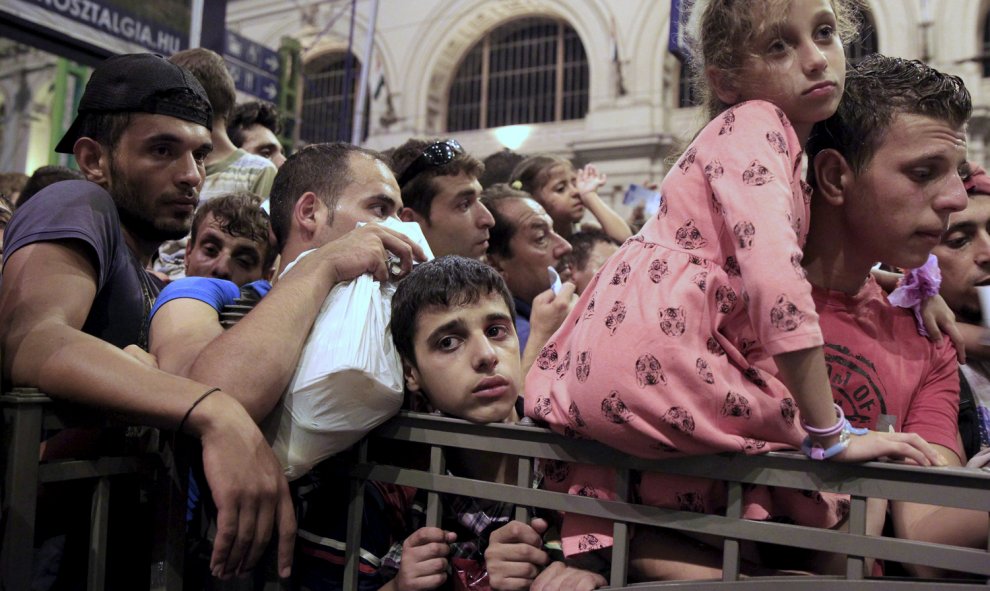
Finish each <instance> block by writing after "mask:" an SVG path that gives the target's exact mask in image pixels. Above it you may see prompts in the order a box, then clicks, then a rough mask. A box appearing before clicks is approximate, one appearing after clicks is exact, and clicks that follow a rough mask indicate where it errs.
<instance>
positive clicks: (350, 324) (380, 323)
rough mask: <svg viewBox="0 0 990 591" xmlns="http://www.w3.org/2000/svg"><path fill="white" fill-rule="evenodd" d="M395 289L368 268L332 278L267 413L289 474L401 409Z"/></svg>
mask: <svg viewBox="0 0 990 591" xmlns="http://www.w3.org/2000/svg"><path fill="white" fill-rule="evenodd" d="M383 225H385V226H386V227H390V228H392V229H394V230H397V231H399V232H402V233H404V234H406V235H408V236H410V238H412V239H413V241H414V242H417V243H420V246H421V247H422V246H424V245H426V239H425V237H423V234H422V230H421V229H420V227H419V225H418V224H416V223H411V222H410V223H407V222H400V221H398V220H394V221H393V220H391V219H390V221H389V222H387V223H385V224H383ZM425 250H426V251H427V253H428V254H429V249H428V247H427V248H426V249H425ZM431 257H432V255H430V258H431ZM297 260H298V259H297ZM286 271H288V268H287V269H286ZM394 293H395V284H393V283H391V282H387V283H384V284H382V283H379V282H378V281H376V280H375V279H374V278H373V277H372V276H371V275H370V274H366V275H362V276H360V277H358V278H357V279H354V280H353V281H348V282H345V283H341V284H338V285H336V286H334V288H333V289H332V290H330V294H329V295H328V296H327V299H326V300H325V301H324V302H323V307H322V308H321V310H320V313H319V315H317V317H316V321H315V322H314V324H313V329H312V330H311V331H310V334H309V337H308V338H307V340H306V344H305V345H304V346H303V350H302V354H301V355H300V358H299V363H298V365H297V367H296V372H295V374H294V375H293V377H292V380H291V381H290V382H289V387H288V389H287V390H286V392H285V395H284V396H283V397H282V402H281V405H280V408H279V409H278V410H277V412H275V413H273V416H272V417H270V421H271V424H270V425H269V427H270V428H271V427H275V428H277V432H276V434H275V437H274V443H273V444H272V448H273V449H274V451H275V456H276V457H277V458H278V459H279V461H280V462H281V463H282V467H283V469H284V470H285V475H286V477H287V478H288V479H289V480H294V479H296V478H299V477H300V476H302V475H304V474H306V473H307V472H308V471H309V470H311V469H312V468H313V466H315V465H316V464H317V463H319V462H320V461H322V460H324V459H326V458H328V457H330V456H332V455H334V454H336V453H338V452H340V451H343V450H345V449H347V448H348V447H350V446H351V445H353V444H354V443H356V442H357V441H358V440H360V439H361V438H362V437H364V435H365V434H367V433H368V431H370V430H371V429H373V428H374V427H376V426H378V425H380V424H381V423H383V422H385V421H386V420H388V419H389V418H390V417H392V416H393V415H394V414H395V413H396V412H397V411H398V410H399V407H400V406H401V404H402V385H403V384H402V382H403V380H402V363H401V361H400V360H399V354H398V353H397V352H396V350H395V346H394V345H393V344H392V333H391V330H390V328H389V320H390V319H391V310H392V308H391V306H392V294H394ZM276 346H277V345H276Z"/></svg>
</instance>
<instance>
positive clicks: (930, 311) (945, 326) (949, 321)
mask: <svg viewBox="0 0 990 591" xmlns="http://www.w3.org/2000/svg"><path fill="white" fill-rule="evenodd" d="M921 318H922V320H923V321H924V324H925V330H926V331H928V339H929V340H930V341H932V342H935V343H941V342H942V333H945V334H947V335H949V339H950V340H951V341H952V344H953V345H955V347H956V358H957V359H958V360H959V363H966V341H965V340H964V339H963V337H962V333H960V332H959V327H958V325H957V324H956V315H955V313H953V312H952V308H950V307H949V304H948V303H947V302H946V301H945V299H944V298H943V297H942V296H941V295H940V294H935V295H934V296H932V297H930V298H926V299H925V300H924V301H923V302H922V303H921Z"/></svg>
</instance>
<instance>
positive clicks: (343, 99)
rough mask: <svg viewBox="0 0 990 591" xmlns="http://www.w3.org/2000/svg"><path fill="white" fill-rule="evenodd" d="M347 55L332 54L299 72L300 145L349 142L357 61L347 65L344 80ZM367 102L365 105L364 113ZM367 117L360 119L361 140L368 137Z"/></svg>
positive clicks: (309, 64) (358, 71)
mask: <svg viewBox="0 0 990 591" xmlns="http://www.w3.org/2000/svg"><path fill="white" fill-rule="evenodd" d="M346 57H347V55H346V54H345V53H334V54H330V55H326V56H321V57H319V58H316V59H315V60H312V61H310V62H309V63H307V64H306V65H305V67H304V69H303V98H302V119H301V121H300V128H299V139H300V141H301V143H302V144H303V145H305V144H313V143H319V142H335V141H343V142H349V141H351V128H352V126H353V125H354V101H355V100H356V97H357V85H358V82H359V81H360V79H361V62H359V61H358V59H357V58H354V59H353V61H352V63H351V80H350V83H348V81H347V60H346ZM345 86H346V88H345ZM369 104H370V101H366V102H365V111H364V112H365V114H366V115H367V114H368V107H369ZM369 119H370V118H369V117H367V116H365V118H364V130H363V135H362V137H365V138H366V137H368V121H369Z"/></svg>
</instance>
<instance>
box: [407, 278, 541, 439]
mask: <svg viewBox="0 0 990 591" xmlns="http://www.w3.org/2000/svg"><path fill="white" fill-rule="evenodd" d="M415 335H416V336H415V337H414V338H413V351H414V352H415V354H416V362H417V367H411V366H410V365H409V364H408V363H406V364H405V374H406V386H407V387H408V388H409V389H410V390H413V391H417V390H418V391H421V392H422V393H423V394H424V395H425V396H426V398H427V399H428V400H429V402H430V404H431V405H433V407H434V408H436V409H437V410H440V411H442V412H444V413H446V414H449V415H451V416H455V417H457V418H461V419H466V420H468V421H471V422H473V423H498V422H508V421H513V420H517V419H518V416H517V415H516V412H515V403H516V398H518V396H519V394H520V393H521V392H522V369H521V366H520V359H519V340H518V338H517V337H516V330H515V326H514V325H513V322H512V316H511V315H510V314H509V309H508V308H507V307H506V305H505V301H504V300H503V299H502V297H501V296H500V295H497V294H488V295H486V296H483V297H482V298H481V299H480V300H479V301H477V302H475V303H473V304H468V305H462V306H452V307H450V308H446V309H438V308H433V309H424V310H421V311H420V312H419V314H418V317H417V319H416V332H415Z"/></svg>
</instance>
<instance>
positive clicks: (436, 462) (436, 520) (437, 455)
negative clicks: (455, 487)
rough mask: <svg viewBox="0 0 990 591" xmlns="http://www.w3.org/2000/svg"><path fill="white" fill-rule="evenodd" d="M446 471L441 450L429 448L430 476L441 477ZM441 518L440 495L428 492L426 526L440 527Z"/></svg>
mask: <svg viewBox="0 0 990 591" xmlns="http://www.w3.org/2000/svg"><path fill="white" fill-rule="evenodd" d="M446 471H447V466H446V461H445V460H444V456H443V448H441V447H436V446H434V447H431V448H430V474H432V475H435V476H440V477H442V476H443V474H444V472H446ZM417 488H422V487H417ZM427 490H430V489H427ZM472 496H473V495H472ZM442 517H443V507H441V506H440V495H439V494H438V493H437V492H435V491H432V490H430V492H428V493H427V494H426V525H427V526H428V527H440V524H441V521H442Z"/></svg>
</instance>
